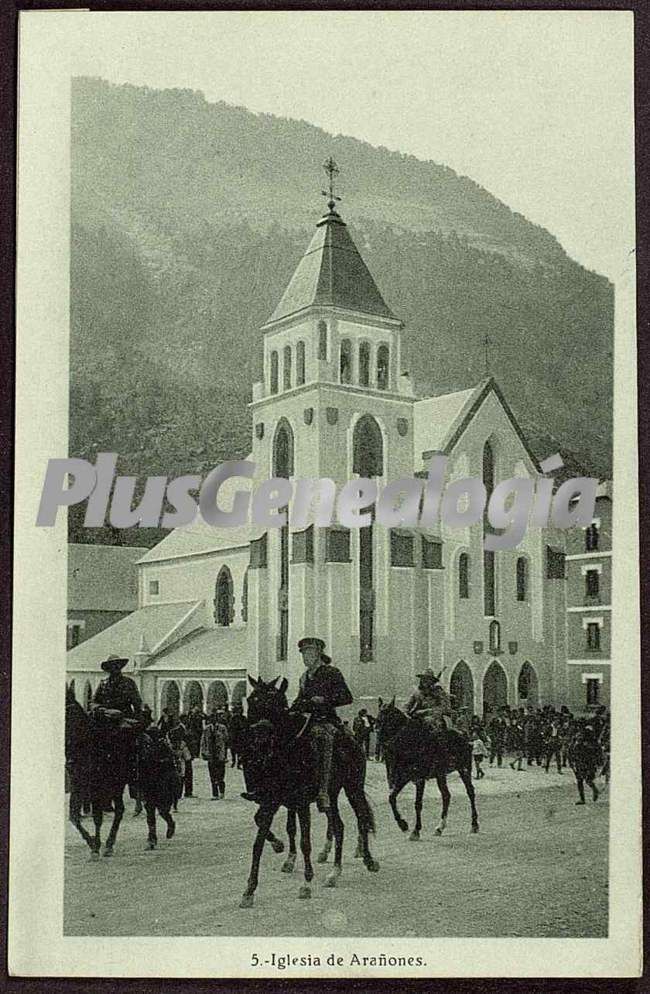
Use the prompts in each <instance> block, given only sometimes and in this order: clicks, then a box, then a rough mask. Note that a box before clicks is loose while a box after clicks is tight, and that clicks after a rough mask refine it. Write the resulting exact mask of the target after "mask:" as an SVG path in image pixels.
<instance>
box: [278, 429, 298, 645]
mask: <svg viewBox="0 0 650 994" xmlns="http://www.w3.org/2000/svg"><path fill="white" fill-rule="evenodd" d="M293 452H294V441H293V432H292V430H291V425H290V424H289V422H288V421H286V420H285V419H284V418H283V419H282V420H281V421H279V422H278V426H277V428H276V430H275V437H274V439H273V475H274V476H279V477H282V478H283V479H289V477H290V476H293ZM279 579H280V587H279V590H278V629H279V630H278V633H277V643H276V648H277V652H276V657H277V659H278V660H283V659H286V658H287V653H288V650H289V525H288V523H285V524H284V525H282V527H281V528H280V578H279Z"/></svg>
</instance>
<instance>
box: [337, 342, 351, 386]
mask: <svg viewBox="0 0 650 994" xmlns="http://www.w3.org/2000/svg"><path fill="white" fill-rule="evenodd" d="M339 380H340V382H341V383H351V382H352V342H351V341H350V339H349V338H344V339H343V341H342V342H341V349H340V356H339Z"/></svg>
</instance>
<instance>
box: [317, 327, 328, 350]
mask: <svg viewBox="0 0 650 994" xmlns="http://www.w3.org/2000/svg"><path fill="white" fill-rule="evenodd" d="M318 358H319V359H327V325H326V324H325V322H324V321H319V322H318Z"/></svg>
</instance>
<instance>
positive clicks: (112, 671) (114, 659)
mask: <svg viewBox="0 0 650 994" xmlns="http://www.w3.org/2000/svg"><path fill="white" fill-rule="evenodd" d="M128 661H129V660H128V659H122V658H120V657H119V656H109V657H108V659H105V660H104V661H103V663H101V664H100V665H101V669H102V670H104V672H105V673H108V676H107V677H105V678H104V679H103V680H102V681H101V682H100V684H99V686H98V688H97V690H96V691H95V695H94V697H93V702H92V710H95V709H97V708H102V709H103V710H104V711H106V712H111V711H117V712H119V714H120V718H121V719H122V720H123V719H125V718H126V719H136V720H141V718H142V698H141V697H140V692H139V690H138V688H137V686H136V684H135V680H132V679H131V677H129V676H124V674H123V673H122V670H123V669H124V667H125V666H126V664H127V663H128ZM115 717H116V718H117V715H115ZM130 723H131V722H129V724H130Z"/></svg>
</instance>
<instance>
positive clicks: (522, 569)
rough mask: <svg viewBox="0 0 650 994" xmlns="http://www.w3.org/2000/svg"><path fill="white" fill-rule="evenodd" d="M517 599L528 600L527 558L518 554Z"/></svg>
mask: <svg viewBox="0 0 650 994" xmlns="http://www.w3.org/2000/svg"><path fill="white" fill-rule="evenodd" d="M517 600H518V601H526V600H528V560H527V559H526V558H525V556H519V558H518V560H517Z"/></svg>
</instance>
